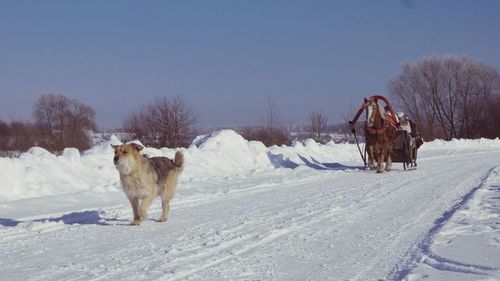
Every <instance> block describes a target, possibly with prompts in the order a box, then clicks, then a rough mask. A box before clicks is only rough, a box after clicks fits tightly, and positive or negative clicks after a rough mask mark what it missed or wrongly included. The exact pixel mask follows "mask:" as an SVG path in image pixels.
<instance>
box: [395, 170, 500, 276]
mask: <svg viewBox="0 0 500 281" xmlns="http://www.w3.org/2000/svg"><path fill="white" fill-rule="evenodd" d="M498 168H499V166H498V165H496V166H493V167H491V168H490V169H489V170H488V171H487V172H486V174H485V175H484V176H483V177H481V179H480V181H479V184H478V185H477V186H475V187H473V188H472V189H471V190H470V191H469V192H468V193H466V194H465V195H464V196H463V197H462V198H461V199H460V200H459V202H457V203H456V204H455V205H453V206H452V207H451V208H450V209H448V210H447V211H445V212H444V213H443V214H442V215H441V216H440V217H439V218H438V219H436V220H435V222H434V224H433V226H432V228H431V229H430V230H429V232H428V233H427V234H426V235H425V236H424V237H423V239H422V240H421V241H420V242H418V244H417V245H416V246H414V247H412V248H411V249H410V250H409V252H407V253H406V254H405V257H404V258H403V261H402V264H403V265H402V266H400V265H397V266H396V267H395V268H394V269H393V270H391V272H390V273H389V275H388V279H389V280H402V279H404V278H406V277H407V276H408V274H409V273H410V272H411V271H412V270H413V269H414V268H415V267H416V266H417V265H418V261H419V260H421V259H422V257H423V256H426V257H429V258H430V260H429V263H428V265H429V266H434V265H435V264H438V263H446V264H448V265H447V266H448V267H449V269H450V270H451V269H452V268H453V270H456V271H457V272H463V273H473V274H479V275H482V274H483V273H482V271H483V270H498V268H490V267H481V266H476V265H472V264H461V263H458V262H453V261H451V260H446V259H443V258H440V257H439V256H437V255H434V254H433V253H432V251H431V250H430V246H431V245H432V242H433V238H434V236H435V235H436V234H437V233H438V232H439V231H440V230H441V228H442V227H443V226H444V225H445V224H446V222H447V221H448V220H450V219H451V217H452V216H453V215H454V214H455V213H456V212H457V211H458V210H459V209H461V208H462V207H463V206H465V204H467V202H468V201H469V200H470V199H471V197H472V196H473V195H474V194H475V193H476V192H477V191H478V190H479V189H481V188H484V186H485V185H486V184H487V181H488V179H489V178H490V177H491V175H492V173H493V172H494V171H495V170H497V169H498Z"/></svg>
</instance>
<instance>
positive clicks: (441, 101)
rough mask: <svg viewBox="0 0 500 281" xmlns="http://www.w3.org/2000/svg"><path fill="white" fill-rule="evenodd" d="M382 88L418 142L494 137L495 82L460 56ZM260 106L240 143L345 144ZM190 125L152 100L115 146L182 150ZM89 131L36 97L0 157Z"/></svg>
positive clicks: (0, 141) (83, 139) (56, 98)
mask: <svg viewBox="0 0 500 281" xmlns="http://www.w3.org/2000/svg"><path fill="white" fill-rule="evenodd" d="M388 88H389V93H390V98H391V102H392V103H393V105H395V107H396V110H397V111H399V110H401V111H404V112H405V113H406V115H407V116H409V117H410V118H412V119H413V120H414V121H415V122H416V124H417V126H418V130H419V132H420V134H421V135H422V136H423V137H424V139H425V140H433V139H435V138H442V139H447V140H449V139H452V138H478V137H488V138H494V137H499V136H500V75H499V73H498V71H497V70H496V69H495V68H493V67H491V66H488V65H486V64H484V63H481V62H477V61H474V60H472V59H470V58H468V57H457V56H447V57H444V58H437V57H429V58H425V59H422V60H420V61H418V62H416V63H408V64H405V65H403V66H402V68H401V73H400V74H399V75H398V76H397V77H395V78H394V79H392V80H391V81H390V82H389V86H388ZM371 94H373V93H371ZM369 95H370V93H367V95H366V96H369ZM360 102H361V101H360ZM263 107H264V108H263V109H264V110H263V111H264V114H263V115H262V116H263V118H262V122H261V124H260V125H255V126H248V127H244V128H235V129H236V130H237V131H238V132H239V133H240V134H241V135H242V136H243V137H244V138H245V139H247V140H256V141H261V142H263V143H264V144H265V145H266V146H271V145H282V144H285V145H290V144H291V143H292V141H293V140H295V139H305V138H313V139H314V140H315V141H317V142H320V143H326V142H328V141H330V140H335V141H352V138H351V136H350V135H349V129H348V127H347V123H346V124H328V117H327V114H325V113H323V112H321V111H312V112H310V113H309V116H308V117H307V120H305V122H304V123H303V124H302V125H290V124H286V123H285V122H284V121H283V118H282V116H281V114H280V111H279V110H278V107H277V105H276V103H275V101H274V100H273V99H272V98H268V100H267V102H266V103H265V104H264V106H263ZM350 118H352V116H349V117H347V118H346V119H350ZM197 119H198V118H197V114H196V113H195V111H194V110H193V108H192V107H191V106H190V104H189V103H188V102H187V101H186V100H185V99H184V98H183V97H182V96H174V97H158V98H156V99H155V100H153V101H151V102H150V103H148V104H145V105H143V106H142V107H140V108H139V109H138V111H137V112H134V113H132V114H130V115H129V116H128V117H126V118H125V120H124V121H123V124H122V128H121V129H118V130H117V131H119V132H121V133H123V134H122V136H128V138H127V139H123V140H122V141H127V140H131V139H138V140H140V141H141V142H142V143H143V144H145V145H147V146H152V147H187V146H189V145H190V144H191V142H192V140H193V139H194V137H196V136H197V135H198V134H201V133H206V132H203V131H202V130H200V129H199V128H196V123H197ZM95 131H96V123H95V112H94V110H93V109H92V108H91V107H90V106H88V105H85V104H83V103H81V102H80V101H78V100H75V99H71V98H68V97H66V96H63V95H59V94H44V95H41V96H40V97H39V98H38V100H37V101H36V103H35V104H34V105H33V121H32V122H31V121H29V122H25V121H12V122H9V123H6V122H3V121H2V120H0V150H1V151H13V152H15V151H25V150H26V149H28V148H30V147H32V146H41V147H44V148H46V149H48V150H50V151H54V152H56V151H61V150H62V149H64V148H65V147H76V148H78V149H80V150H84V149H87V148H89V147H90V146H91V145H92V138H91V137H92V133H93V132H95ZM4 154H5V153H4Z"/></svg>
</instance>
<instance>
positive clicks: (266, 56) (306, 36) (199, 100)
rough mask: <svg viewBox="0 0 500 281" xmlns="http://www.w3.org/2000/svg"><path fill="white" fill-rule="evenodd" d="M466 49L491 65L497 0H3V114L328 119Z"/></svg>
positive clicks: (499, 23) (498, 33)
mask: <svg viewBox="0 0 500 281" xmlns="http://www.w3.org/2000/svg"><path fill="white" fill-rule="evenodd" d="M447 54H458V55H467V56H470V57H472V58H474V59H477V60H480V61H483V62H484V63H487V64H489V65H492V66H494V67H496V68H497V69H500V1H494V0H470V1H457V0H450V1H444V0H439V1H430V0H428V1H424V0H422V1H412V0H387V1H368V0H367V1H347V0H346V1H334V0H330V1H314V0H312V1H305V0H303V1H292V0H287V1H271V0H266V1H263V0H262V1H260V0H255V1H253V0H252V1H250V0H246V1H238V0H228V1H202V0H200V1H87V0H86V1H83V0H82V1H50V0H49V1H22V0H12V1H4V0H0V118H2V119H4V120H5V119H8V118H14V119H20V118H23V119H25V120H27V119H30V118H31V111H32V105H33V103H34V102H35V100H36V99H37V97H38V95H40V94H41V93H61V94H64V95H66V96H69V97H73V98H76V99H78V100H80V101H82V102H84V103H86V104H88V105H91V106H92V107H93V108H94V109H95V110H96V114H97V116H96V117H97V122H98V125H99V126H101V127H118V126H120V125H121V123H122V120H123V119H124V117H125V116H126V115H127V114H129V113H130V112H132V111H134V110H137V109H138V108H139V106H140V105H142V104H144V103H147V102H149V101H151V100H152V99H153V98H154V97H156V96H162V95H175V94H180V95H183V96H184V97H185V98H186V99H187V100H188V101H189V102H190V103H191V104H192V106H193V108H194V109H195V111H196V112H197V113H198V116H199V120H200V124H201V125H207V126H234V125H245V124H257V123H259V122H260V121H261V116H262V113H263V112H264V107H265V101H266V97H268V96H270V97H273V98H274V99H275V101H276V104H277V106H278V108H279V109H280V111H281V113H282V115H283V119H284V120H286V121H290V122H297V123H300V122H303V121H304V120H305V119H306V116H307V115H308V114H309V112H310V111H312V110H322V111H323V112H325V113H326V114H327V115H328V116H329V119H330V122H331V123H334V122H338V121H341V120H342V119H345V118H346V117H348V116H350V112H351V103H352V104H353V107H354V108H355V109H357V108H358V106H359V104H360V103H361V99H362V97H364V96H369V95H372V94H386V93H387V82H388V80H389V79H390V78H392V77H394V76H395V75H397V74H398V73H399V71H400V66H401V64H402V63H405V62H415V61H416V60H418V59H420V58H423V57H425V56H429V55H438V56H442V55H447Z"/></svg>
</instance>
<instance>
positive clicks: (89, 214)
mask: <svg viewBox="0 0 500 281" xmlns="http://www.w3.org/2000/svg"><path fill="white" fill-rule="evenodd" d="M31 222H62V223H64V224H68V225H73V224H93V225H114V223H111V222H128V220H122V219H117V218H103V217H102V216H101V212H99V211H83V212H73V213H69V214H65V215H62V216H60V217H50V218H40V219H34V220H29V221H19V220H13V219H9V218H0V225H2V226H5V227H15V226H17V225H18V224H20V223H31ZM118 224H120V223H118ZM124 225H125V224H124Z"/></svg>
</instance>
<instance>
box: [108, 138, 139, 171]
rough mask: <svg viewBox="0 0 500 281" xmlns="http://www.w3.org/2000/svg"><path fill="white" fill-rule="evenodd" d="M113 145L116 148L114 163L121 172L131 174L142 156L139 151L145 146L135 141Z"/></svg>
mask: <svg viewBox="0 0 500 281" xmlns="http://www.w3.org/2000/svg"><path fill="white" fill-rule="evenodd" d="M111 147H113V149H114V150H115V157H114V158H113V163H114V164H115V166H116V168H117V169H118V171H120V172H121V173H124V174H129V173H130V171H131V170H132V169H134V167H135V166H136V164H137V162H138V161H139V157H140V156H141V154H140V153H139V152H140V151H141V150H142V149H143V147H142V146H140V145H138V144H135V143H128V144H122V145H111Z"/></svg>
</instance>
